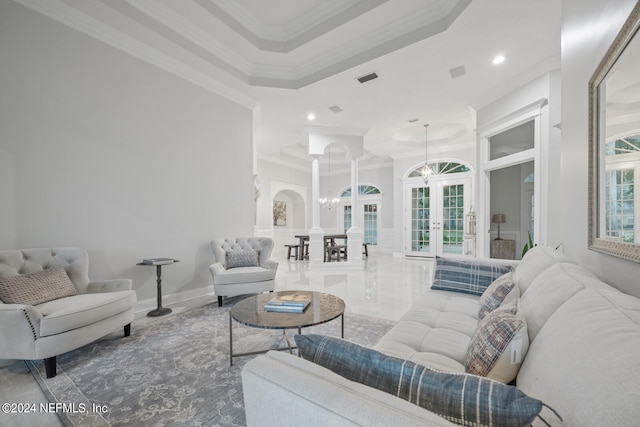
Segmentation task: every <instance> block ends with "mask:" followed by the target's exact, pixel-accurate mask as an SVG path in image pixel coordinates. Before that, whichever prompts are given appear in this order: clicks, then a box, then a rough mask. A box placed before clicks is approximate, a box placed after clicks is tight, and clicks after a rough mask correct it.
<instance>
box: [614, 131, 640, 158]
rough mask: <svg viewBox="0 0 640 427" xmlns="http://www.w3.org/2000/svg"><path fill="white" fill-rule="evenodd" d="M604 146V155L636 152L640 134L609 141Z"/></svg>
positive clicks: (638, 147) (638, 148)
mask: <svg viewBox="0 0 640 427" xmlns="http://www.w3.org/2000/svg"><path fill="white" fill-rule="evenodd" d="M606 147H607V148H606V153H605V155H607V156H615V155H618V154H629V153H636V154H637V153H638V152H640V134H638V135H632V136H627V137H625V138H620V139H616V140H615V141H609V142H607V146H606Z"/></svg>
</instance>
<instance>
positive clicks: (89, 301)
mask: <svg viewBox="0 0 640 427" xmlns="http://www.w3.org/2000/svg"><path fill="white" fill-rule="evenodd" d="M135 303H136V293H135V291H119V292H105V293H99V294H82V295H74V296H71V297H66V298H60V299H56V300H53V301H49V302H45V303H43V304H40V305H37V306H36V309H37V310H38V311H39V312H40V314H42V316H43V317H42V319H41V320H40V334H39V335H40V336H47V335H55V334H58V333H61V332H66V331H70V330H73V329H78V328H82V327H83V326H87V325H90V324H92V323H96V322H99V321H101V320H104V319H108V318H109V317H112V316H115V315H117V314H120V313H122V312H124V311H127V310H129V309H130V308H131V307H133V306H134V305H135Z"/></svg>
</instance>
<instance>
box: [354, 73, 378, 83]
mask: <svg viewBox="0 0 640 427" xmlns="http://www.w3.org/2000/svg"><path fill="white" fill-rule="evenodd" d="M377 78H378V75H377V74H376V73H369V74H365V75H364V76H360V77H358V78H357V80H358V81H359V82H360V83H366V82H368V81H371V80H374V79H377Z"/></svg>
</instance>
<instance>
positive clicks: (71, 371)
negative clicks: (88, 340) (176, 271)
mask: <svg viewBox="0 0 640 427" xmlns="http://www.w3.org/2000/svg"><path fill="white" fill-rule="evenodd" d="M228 313H229V307H227V306H225V307H222V308H220V307H218V306H217V303H216V304H210V305H207V306H204V307H200V308H196V309H192V310H189V311H185V312H183V313H179V314H176V315H175V316H171V317H168V318H166V319H162V320H157V321H155V322H152V323H149V324H147V325H144V326H139V327H135V326H134V327H132V329H131V331H132V332H131V336H130V337H127V338H125V337H123V336H122V334H121V333H113V334H111V335H108V336H106V337H105V338H103V339H101V340H99V341H96V342H95V343H93V344H89V345H87V346H84V347H82V348H80V349H78V350H75V351H72V352H69V353H66V354H63V355H61V356H58V358H57V359H58V360H57V362H58V375H57V376H56V377H54V378H50V379H46V375H45V372H44V366H43V363H42V362H41V361H35V362H28V363H27V365H28V366H29V369H30V370H31V372H32V374H33V376H34V378H35V379H36V381H38V383H39V384H40V387H41V388H42V390H43V391H44V393H45V395H46V396H47V399H48V400H49V402H55V403H62V404H71V405H70V406H68V407H67V408H66V409H65V410H64V411H63V412H60V411H59V412H58V413H59V415H60V418H61V419H62V421H63V423H64V424H66V425H70V426H71V425H72V426H91V427H96V426H119V425H135V426H243V425H245V415H244V403H243V398H242V381H241V378H240V372H241V371H242V367H243V366H244V365H245V364H246V363H247V362H248V361H249V360H251V359H252V358H253V357H256V356H244V357H238V358H234V365H233V366H229V315H228ZM392 325H393V323H392V322H389V321H385V320H380V319H373V318H370V317H365V316H359V315H355V314H349V313H346V314H345V339H348V340H350V341H354V342H357V343H360V344H363V345H372V344H374V343H376V342H377V341H378V339H379V338H380V337H381V336H382V335H384V334H385V333H386V332H387V331H388V330H389V329H390V328H391V326H392ZM233 328H234V329H233V342H234V344H233V345H234V353H241V352H249V351H255V350H261V349H266V348H271V349H273V348H280V347H284V346H286V341H285V340H284V338H283V335H282V331H279V330H269V329H256V328H251V327H248V326H243V325H239V324H237V323H236V322H234V325H233ZM295 333H297V331H295V330H289V331H288V336H289V338H290V339H292V338H293V335H294V334H295ZM307 333H318V334H327V335H332V336H340V320H339V319H336V320H334V321H332V322H329V323H327V324H325V325H319V326H314V327H311V328H305V329H304V330H303V334H307ZM101 410H102V411H101ZM101 412H102V413H101Z"/></svg>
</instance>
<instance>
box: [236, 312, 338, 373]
mask: <svg viewBox="0 0 640 427" xmlns="http://www.w3.org/2000/svg"><path fill="white" fill-rule="evenodd" d="M340 323H341V324H340V338H343V339H344V313H342V314H341V315H340ZM270 329H273V328H270ZM287 329H294V328H282V335H284V339H285V340H286V341H287V346H286V347H280V348H270V349H268V350H256V351H248V352H245V353H234V352H233V318H232V317H231V311H229V365H230V366H233V358H234V357H241V356H251V355H254V354H263V353H267V352H269V351H272V350H274V351H284V350H289V353H291V354H293V350H295V349H297V348H298V347H295V346H292V345H291V341H289V337H288V336H287ZM298 335H302V327H301V326H299V327H298Z"/></svg>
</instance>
